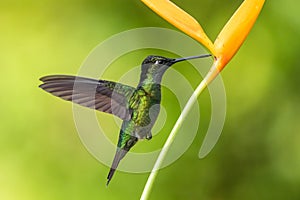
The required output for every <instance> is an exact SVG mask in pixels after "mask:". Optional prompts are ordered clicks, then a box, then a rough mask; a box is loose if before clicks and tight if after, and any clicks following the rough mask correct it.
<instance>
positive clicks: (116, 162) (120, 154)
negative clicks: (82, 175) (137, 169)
mask: <svg viewBox="0 0 300 200" xmlns="http://www.w3.org/2000/svg"><path fill="white" fill-rule="evenodd" d="M126 153H127V151H126V150H124V149H121V148H118V149H117V152H116V155H115V157H114V161H113V163H112V165H111V168H110V170H109V173H108V175H107V183H106V186H108V184H109V182H110V181H111V179H112V177H113V175H114V173H115V171H116V169H117V167H118V165H119V163H120V161H121V159H122V158H124V156H125V155H126Z"/></svg>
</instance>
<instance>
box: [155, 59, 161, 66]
mask: <svg viewBox="0 0 300 200" xmlns="http://www.w3.org/2000/svg"><path fill="white" fill-rule="evenodd" d="M154 64H156V65H158V64H163V62H162V60H157V61H155V63H154Z"/></svg>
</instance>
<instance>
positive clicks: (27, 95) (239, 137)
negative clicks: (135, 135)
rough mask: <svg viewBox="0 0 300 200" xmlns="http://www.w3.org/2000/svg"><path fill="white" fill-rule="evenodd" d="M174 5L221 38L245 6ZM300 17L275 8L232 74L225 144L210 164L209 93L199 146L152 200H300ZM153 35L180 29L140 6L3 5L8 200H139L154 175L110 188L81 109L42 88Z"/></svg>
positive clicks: (3, 186)
mask: <svg viewBox="0 0 300 200" xmlns="http://www.w3.org/2000/svg"><path fill="white" fill-rule="evenodd" d="M174 2H175V3H177V4H178V5H179V6H180V7H182V8H184V9H185V10H186V11H188V12H189V13H190V14H191V15H193V16H194V17H195V18H196V19H197V20H198V21H200V22H201V24H202V25H203V27H204V28H205V30H206V32H207V34H208V35H209V36H210V37H211V38H212V40H213V39H214V38H215V37H216V36H217V34H218V32H219V31H220V29H221V27H223V25H224V24H225V23H226V21H227V20H228V18H229V17H230V16H231V14H232V13H233V12H234V11H235V9H236V8H237V7H238V6H239V5H240V3H241V2H242V1H241V0H238V1H234V0H227V1H220V0H218V1H217V0H201V1H199V0H186V1H179V0H176V1H174ZM299 8H300V3H299V2H298V1H295V0H276V1H267V2H266V3H265V6H264V8H263V10H262V13H261V15H260V17H259V19H258V21H257V23H256V24H255V26H254V28H253V30H252V31H251V33H250V35H249V37H248V38H247V40H246V42H245V43H244V45H243V46H242V48H241V49H240V51H239V52H238V53H237V55H236V56H235V58H234V59H233V60H232V61H231V62H230V63H229V65H228V66H227V68H226V69H225V70H224V71H223V72H222V76H223V80H224V83H225V86H226V92H227V117H226V122H225V126H224V130H223V133H222V135H221V138H220V140H219V142H218V143H217V145H216V146H215V148H214V149H213V151H212V152H211V153H210V154H209V156H208V157H206V158H205V159H203V160H200V159H198V151H199V147H200V145H201V141H202V139H203V134H204V133H205V130H206V129H207V126H208V122H209V117H210V115H209V106H210V102H209V98H208V95H207V92H205V93H204V94H203V96H201V97H200V98H199V105H200V106H201V109H202V110H203V113H201V119H202V121H201V123H200V126H201V128H200V130H199V133H198V135H197V137H196V140H195V141H194V143H193V144H192V145H191V147H190V148H189V149H188V151H187V152H185V154H184V155H183V156H182V157H181V158H180V159H179V160H177V162H175V163H174V164H172V165H171V166H169V167H167V168H165V169H163V170H161V171H160V173H159V175H158V178H157V180H156V182H155V185H154V188H153V191H152V194H151V199H214V200H223V199H224V200H225V199H228V200H232V199H249V200H252V199H295V200H296V199H300V189H299V188H300V145H299V144H300V135H299V133H300V123H299V122H300V106H299V102H300V89H299V84H300V78H299V73H300V68H299V65H300V61H299V49H300V40H299V36H300V20H299ZM148 26H151V27H166V28H171V29H175V28H173V27H172V26H171V25H169V24H168V23H167V22H166V21H164V20H163V19H161V18H160V17H158V16H157V15H156V14H154V13H153V12H152V11H151V10H150V9H148V8H147V7H146V6H145V5H144V4H142V3H141V2H140V1H138V0H136V1H132V0H130V1H124V0H111V1H103V0H98V1H96V0H73V1H70V0H62V1H57V0H43V1H33V0H23V1H21V0H19V1H8V0H2V1H1V2H0V27H1V28H0V48H1V53H0V76H1V78H0V87H1V88H0V90H1V94H2V96H1V98H0V106H1V112H0V113H1V114H0V115H1V125H0V199H3V200H4V199H7V200H13V199H22V200H26V199H30V200H33V199H64V200H65V199H121V198H122V199H139V197H140V195H141V193H142V190H143V187H144V184H145V183H146V180H147V177H148V174H128V173H122V172H118V173H117V174H116V176H115V177H114V179H113V181H112V183H111V185H110V186H109V187H108V188H106V187H105V180H106V175H107V172H108V167H106V166H104V165H102V164H100V163H99V162H98V161H96V160H95V159H94V158H93V157H92V156H91V155H90V154H89V153H88V152H87V150H86V149H85V147H84V146H83V145H82V143H81V142H80V139H79V137H78V135H77V132H76V129H75V125H74V122H73V116H72V105H71V104H70V103H66V102H63V101H60V100H59V99H56V98H53V97H51V96H50V95H47V94H46V93H45V92H43V91H42V90H40V89H39V88H38V87H37V86H38V85H39V83H40V82H39V81H38V79H39V77H41V76H43V75H46V74H55V73H64V74H76V73H77V70H78V68H79V67H80V65H81V63H82V62H83V60H84V59H85V58H86V56H87V55H88V54H89V52H90V51H91V50H92V49H93V48H94V47H95V46H96V45H98V44H99V43H100V42H102V41H104V40H105V39H106V38H108V37H110V36H111V35H113V34H116V33H119V32H121V31H125V30H128V29H132V28H137V27H148ZM175 30H176V29H175ZM179 48H180V47H179ZM134 59H139V60H141V59H142V58H134ZM178 69H179V68H178ZM192 78H193V77H192ZM191 82H192V83H193V87H196V86H197V84H198V83H199V82H200V80H198V79H197V80H194V79H193V80H192V81H191ZM167 95H168V93H167V92H166V93H165V96H164V97H163V98H165V99H167V98H168V97H167ZM175 117H176V116H175ZM175 117H174V120H175ZM115 134H116V135H115V136H114V138H115V140H116V138H117V133H115ZM165 134H167V133H165Z"/></svg>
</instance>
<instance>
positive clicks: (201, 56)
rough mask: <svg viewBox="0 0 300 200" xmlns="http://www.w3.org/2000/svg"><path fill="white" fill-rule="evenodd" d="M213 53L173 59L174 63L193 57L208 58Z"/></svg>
mask: <svg viewBox="0 0 300 200" xmlns="http://www.w3.org/2000/svg"><path fill="white" fill-rule="evenodd" d="M210 56H211V54H203V55H200V56H189V57H185V58H176V59H174V60H173V64H174V63H177V62H181V61H185V60H191V59H196V58H206V57H210Z"/></svg>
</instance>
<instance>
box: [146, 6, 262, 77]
mask: <svg viewBox="0 0 300 200" xmlns="http://www.w3.org/2000/svg"><path fill="white" fill-rule="evenodd" d="M142 1H143V2H144V3H145V4H146V5H147V6H148V7H149V8H151V9H152V10H153V11H154V12H156V13H157V14H158V15H160V16H161V17H163V18H164V19H165V20H167V21H168V22H170V23H171V24H173V25H174V26H176V27H177V28H178V29H180V30H181V31H183V32H185V33H186V34H187V35H189V36H191V37H192V38H194V39H195V40H197V41H198V42H200V43H201V44H202V45H204V46H205V47H206V48H207V49H208V50H209V51H210V52H211V53H212V54H213V55H214V56H215V58H216V59H215V61H216V60H217V61H218V62H217V65H215V69H216V70H218V71H219V72H220V71H221V70H222V69H223V68H224V67H225V65H226V64H227V63H228V62H229V61H230V59H231V58H232V57H233V56H234V54H235V53H236V52H237V50H238V49H239V47H240V46H241V45H242V43H243V42H244V40H245V38H246V37H247V35H248V33H249V31H250V30H251V28H252V26H253V24H254V22H255V21H256V18H257V16H258V14H259V13H260V10H261V8H262V6H263V4H264V2H265V0H245V1H244V2H243V3H242V5H241V6H240V7H239V8H238V10H237V11H236V12H235V13H234V15H233V16H232V17H231V19H230V20H229V21H228V22H227V24H226V25H225V27H224V28H223V29H222V31H221V32H220V34H219V36H218V37H217V39H216V41H215V43H214V44H212V42H211V40H210V39H209V38H208V37H207V35H206V34H205V32H204V31H203V29H202V27H201V25H200V24H199V23H198V22H197V21H196V20H195V19H194V18H193V17H192V16H190V15H189V14H188V13H186V12H185V11H184V10H182V9H180V8H179V7H178V6H176V5H175V4H174V3H172V2H171V1H168V0H142ZM215 64H216V63H215Z"/></svg>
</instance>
